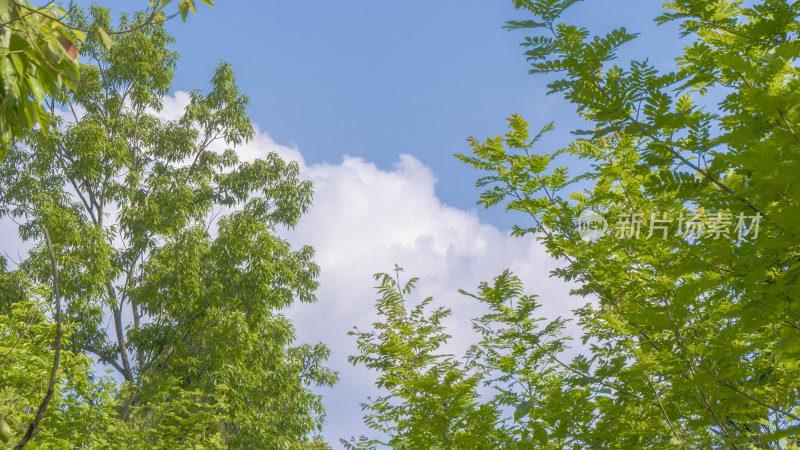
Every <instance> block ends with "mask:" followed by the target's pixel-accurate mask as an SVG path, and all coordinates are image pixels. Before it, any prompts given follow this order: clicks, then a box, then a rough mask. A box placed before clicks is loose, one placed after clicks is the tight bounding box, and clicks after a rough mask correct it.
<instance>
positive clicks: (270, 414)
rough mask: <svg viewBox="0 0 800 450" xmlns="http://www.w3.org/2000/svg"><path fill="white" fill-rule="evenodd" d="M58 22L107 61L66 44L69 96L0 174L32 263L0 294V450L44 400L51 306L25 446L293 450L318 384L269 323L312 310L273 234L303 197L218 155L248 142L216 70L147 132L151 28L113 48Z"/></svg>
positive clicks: (105, 18)
mask: <svg viewBox="0 0 800 450" xmlns="http://www.w3.org/2000/svg"><path fill="white" fill-rule="evenodd" d="M139 20H140V18H138V17H131V18H127V17H123V18H122V20H121V23H120V24H119V27H120V28H121V29H130V26H131V24H134V23H137V22H138V21H139ZM73 21H74V23H75V24H76V25H77V26H79V27H81V28H88V29H92V28H97V27H102V28H103V29H106V30H111V31H110V32H109V36H112V39H113V45H112V46H110V47H106V45H105V44H104V43H103V42H102V39H99V38H95V37H91V36H90V37H88V38H87V39H86V40H85V42H83V43H79V44H78V50H79V52H80V54H81V55H82V57H83V58H85V62H86V63H85V64H82V65H81V66H80V70H81V82H80V83H79V84H77V85H75V87H74V89H71V90H68V91H66V93H65V94H63V95H60V96H56V97H55V98H54V99H53V104H52V105H53V106H52V107H51V108H50V110H49V111H46V113H47V114H48V121H47V123H48V124H49V125H48V127H47V129H44V130H41V131H35V132H32V133H30V134H28V137H27V138H26V141H25V143H24V144H19V145H15V146H13V147H12V148H11V150H10V151H9V153H8V156H7V158H6V161H5V162H4V164H3V165H2V166H0V213H2V215H3V216H8V217H12V218H14V220H15V221H16V222H17V223H18V224H19V230H20V233H21V235H22V237H23V238H24V239H25V240H27V241H29V242H30V243H31V244H32V245H33V249H32V250H31V252H30V254H29V256H28V257H27V259H24V260H23V261H20V262H19V264H18V267H16V268H15V270H11V271H7V270H6V265H5V263H4V265H3V269H4V270H3V272H2V275H1V277H2V278H1V279H0V281H2V285H1V286H0V295H2V297H0V298H2V303H0V313H2V314H0V317H2V324H1V325H2V328H0V357H2V358H3V359H2V360H0V373H2V378H0V416H2V418H3V420H0V422H2V423H5V424H10V425H13V426H12V428H13V429H12V430H10V434H11V436H5V437H4V438H3V440H4V441H7V440H10V441H16V440H18V439H19V436H20V435H21V433H22V431H23V428H24V426H26V425H27V423H28V422H30V420H31V418H32V416H33V413H34V412H35V409H36V408H37V407H38V405H39V402H40V401H41V398H42V397H43V396H44V391H45V390H46V384H47V379H48V377H49V375H48V374H49V372H50V370H51V368H52V366H53V359H54V351H53V349H54V341H56V342H58V340H57V339H54V336H55V331H54V328H55V327H54V325H53V320H54V317H55V314H53V307H54V302H53V301H52V300H53V299H54V298H55V299H56V300H59V299H60V300H63V305H64V307H63V311H62V315H63V328H64V336H63V340H62V341H61V348H62V349H63V351H62V352H61V361H60V365H57V369H58V371H57V383H56V389H55V391H56V392H55V395H54V397H53V400H52V403H51V404H50V406H49V408H47V413H46V414H45V416H44V420H43V421H42V422H41V424H40V426H39V431H38V433H37V435H36V436H35V439H36V440H35V441H32V444H34V445H36V446H41V447H42V448H63V447H64V446H66V445H67V444H65V443H66V442H69V446H80V444H81V443H85V445H87V446H89V447H101V448H108V447H113V448H136V449H139V448H146V447H151V446H155V447H156V448H170V447H172V448H259V449H260V448H304V447H305V446H310V445H312V444H311V443H312V441H313V439H314V436H315V435H316V433H318V432H319V430H320V429H321V424H322V420H323V418H324V411H323V409H322V406H321V402H320V397H319V395H317V394H315V393H313V392H312V391H311V389H312V388H314V387H317V386H329V385H331V384H332V383H334V382H335V379H336V376H335V374H334V373H332V372H331V371H330V370H328V369H327V368H326V367H325V366H324V362H325V360H326V359H327V357H328V353H329V352H328V350H327V348H325V347H324V346H322V345H298V344H296V343H295V342H294V340H295V339H294V330H293V327H292V325H291V323H290V322H289V321H288V320H287V319H286V318H285V317H284V316H283V315H282V314H281V310H283V309H285V308H287V307H288V306H289V305H291V304H292V303H293V302H295V301H301V302H313V301H315V297H314V294H313V291H314V290H315V289H316V287H317V282H316V280H315V279H316V277H317V275H318V272H319V269H318V267H317V266H316V265H315V264H314V262H313V260H312V257H313V250H312V249H311V248H309V247H303V248H300V249H292V248H291V247H290V245H289V244H288V243H287V242H286V241H284V240H282V239H281V238H279V237H277V235H276V230H277V228H278V227H292V226H294V225H295V224H296V223H297V220H298V219H299V217H300V215H301V214H302V213H303V212H305V211H306V210H307V208H308V206H309V204H310V200H311V185H310V183H309V182H307V181H303V180H301V179H299V178H298V166H297V164H296V163H287V162H285V161H283V160H282V159H281V158H280V157H278V156H277V155H275V154H270V155H268V156H267V157H266V158H265V159H263V160H256V161H255V162H252V163H245V162H241V161H239V159H238V157H237V155H236V152H235V151H234V150H232V149H231V147H233V146H235V145H238V144H241V143H243V142H245V141H247V140H248V139H250V138H251V137H252V136H253V133H254V131H253V125H252V123H251V121H250V119H249V118H248V117H247V115H246V111H245V108H246V106H247V104H248V100H247V98H246V97H244V96H242V95H241V94H240V93H239V91H238V89H237V86H236V84H235V80H234V76H233V73H232V71H231V68H230V67H229V66H228V65H226V64H221V65H220V66H219V67H218V69H217V70H216V72H215V73H214V75H213V78H212V89H211V91H210V92H209V93H208V94H206V95H203V94H201V93H200V92H199V91H195V92H193V93H192V94H191V101H190V104H189V105H188V106H187V107H186V109H185V111H184V113H183V114H182V116H181V117H180V119H178V120H176V121H171V122H163V121H162V120H160V119H159V118H157V117H156V115H155V114H156V112H157V111H159V110H160V109H161V106H162V100H161V99H162V97H163V96H164V95H166V94H167V92H168V91H169V89H170V85H171V80H172V74H173V70H174V68H175V65H176V63H177V55H176V54H175V53H174V52H171V51H170V50H168V48H167V47H168V45H169V44H170V43H171V42H172V39H171V37H170V36H169V35H168V34H166V32H165V31H164V29H163V26H162V25H161V24H156V25H147V26H144V27H139V28H138V29H136V30H134V31H129V32H127V33H118V34H115V33H113V30H114V28H113V26H112V25H111V23H110V17H109V12H108V11H107V10H103V9H101V8H92V10H91V11H90V13H89V14H88V15H87V16H84V15H83V14H81V13H80V12H76V13H75V14H73ZM59 109H60V111H62V112H61V114H63V111H67V115H68V117H69V119H64V118H62V117H61V116H59V115H58V114H57V113H59ZM78 112H81V113H82V114H80V115H79V114H78ZM217 148H227V149H226V150H224V151H221V152H217V151H215V149H217ZM48 236H49V239H50V240H51V241H52V245H51V246H48V245H47V242H46V240H47V237H48ZM51 249H52V250H53V254H54V260H51V259H50V257H49V250H51ZM59 281H60V283H59ZM54 282H55V283H54ZM55 305H58V302H55ZM92 359H94V360H96V361H99V364H100V365H103V366H105V367H107V368H109V369H111V370H113V371H114V372H115V374H114V377H110V376H102V374H98V373H97V371H96V370H92V368H91V367H90V366H91V364H92ZM17 424H18V425H17ZM109 443H110V444H109Z"/></svg>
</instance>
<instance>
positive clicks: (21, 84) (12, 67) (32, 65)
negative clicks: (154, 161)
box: [0, 0, 214, 160]
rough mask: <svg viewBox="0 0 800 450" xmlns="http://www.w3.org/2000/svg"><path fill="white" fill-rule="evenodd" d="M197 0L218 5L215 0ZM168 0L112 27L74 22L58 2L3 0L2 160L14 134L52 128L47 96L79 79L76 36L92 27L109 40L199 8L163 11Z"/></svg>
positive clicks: (187, 1)
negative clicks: (135, 19) (125, 26)
mask: <svg viewBox="0 0 800 450" xmlns="http://www.w3.org/2000/svg"><path fill="white" fill-rule="evenodd" d="M198 1H199V2H201V3H205V4H207V5H209V6H214V4H213V2H212V1H211V0H198ZM169 3H171V0H154V1H151V2H150V4H149V6H148V7H147V9H146V10H145V11H144V12H143V13H142V14H141V15H140V16H139V19H140V21H139V22H138V23H132V24H130V28H128V29H118V30H116V31H111V30H108V29H107V28H105V27H102V26H95V27H94V28H86V27H80V26H78V25H76V24H74V23H72V19H71V17H70V13H69V11H68V10H67V9H65V8H64V7H62V6H61V5H60V4H59V3H58V2H47V3H46V4H44V5H42V6H35V5H33V4H31V2H30V1H28V0H0V106H1V107H2V108H0V160H2V159H3V158H4V157H5V154H6V152H7V151H8V147H9V145H11V143H12V142H13V141H14V140H16V139H22V138H23V137H24V136H25V135H26V134H27V133H28V132H29V131H30V130H32V129H33V128H34V127H35V126H36V125H37V124H40V125H41V128H42V129H44V130H46V129H48V120H49V116H48V115H47V114H46V112H45V105H43V103H44V102H45V100H46V97H47V96H50V97H58V96H61V95H62V94H63V92H64V91H65V89H67V88H70V87H74V86H75V84H76V83H78V82H80V78H79V76H80V70H79V68H80V63H79V62H78V51H77V46H76V43H77V42H83V41H84V40H85V39H86V35H87V33H89V34H90V35H96V37H97V38H98V39H100V40H102V41H103V43H104V44H105V45H106V46H110V45H111V43H112V42H113V41H112V39H111V37H109V33H111V34H120V33H128V32H131V31H133V30H135V29H137V28H139V27H142V26H146V25H148V24H153V23H160V22H164V21H166V20H168V19H169V18H171V17H175V16H176V15H178V14H179V15H180V16H181V19H183V20H184V21H185V20H186V17H187V15H188V13H189V11H191V12H192V13H195V14H196V13H197V11H196V7H195V2H194V0H181V1H180V2H179V3H178V11H177V12H175V13H174V14H172V15H171V16H169V17H168V16H166V15H165V13H164V11H165V7H166V6H167V5H168V4H169Z"/></svg>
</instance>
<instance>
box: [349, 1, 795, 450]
mask: <svg viewBox="0 0 800 450" xmlns="http://www.w3.org/2000/svg"><path fill="white" fill-rule="evenodd" d="M578 3H579V2H578V1H577V0H563V1H559V0H541V1H539V0H535V1H534V0H530V1H529V0H518V1H515V2H514V4H515V6H516V7H517V8H519V9H522V10H524V11H527V12H528V13H529V14H530V19H529V20H520V21H512V22H509V23H508V24H507V27H508V28H510V29H512V30H521V31H523V32H526V33H528V34H529V35H528V36H527V37H525V40H524V41H523V44H522V45H523V47H524V49H525V55H526V57H527V58H528V60H529V61H530V62H531V72H532V73H534V74H542V75H544V76H546V77H547V80H548V87H549V89H550V93H551V94H556V95H561V96H562V97H563V98H564V99H566V100H568V101H569V102H571V103H572V104H574V105H575V107H576V110H577V113H578V114H579V116H580V117H581V118H582V119H583V120H585V121H586V122H588V123H589V124H590V127H589V129H585V130H574V132H573V133H574V136H575V138H574V140H572V142H570V143H569V144H568V145H566V146H565V147H564V148H561V149H558V150H548V149H544V148H542V145H541V138H542V136H543V134H544V133H546V132H548V131H550V130H551V129H553V127H554V125H553V124H549V125H546V126H544V127H542V129H541V131H540V132H538V133H535V132H534V133H532V132H531V131H530V127H529V125H528V123H527V122H526V121H525V120H524V119H523V118H522V117H521V116H519V115H512V116H511V117H510V118H509V120H508V122H509V130H508V132H507V133H506V134H505V135H503V136H496V137H493V138H489V139H487V140H478V139H472V138H471V139H470V140H469V142H470V146H471V154H466V155H457V156H458V158H459V159H460V160H461V161H463V162H465V163H467V164H469V165H471V166H472V167H474V168H475V169H476V170H479V171H481V172H482V173H483V176H482V177H481V178H480V179H479V180H478V182H477V185H478V186H479V187H481V188H483V190H484V191H483V193H482V195H481V197H480V201H479V204H481V205H484V206H486V207H491V206H494V205H503V206H504V207H505V208H506V209H507V210H511V211H516V212H519V213H522V214H524V215H525V216H527V217H529V218H530V223H528V224H522V225H520V226H518V227H516V228H515V234H517V235H519V236H524V235H534V236H536V238H537V239H538V240H539V241H540V242H541V243H542V244H543V246H544V247H545V248H546V250H547V252H548V253H549V254H550V255H551V256H553V257H555V258H556V259H558V260H560V261H561V263H562V265H561V266H560V268H558V269H557V270H555V271H554V272H552V274H551V275H552V276H555V277H558V278H561V279H562V280H564V281H565V282H571V283H575V284H576V285H577V288H576V289H574V291H573V294H574V295H580V296H584V297H587V299H588V300H589V302H588V303H587V305H586V306H585V307H583V308H580V309H578V310H576V311H574V313H575V317H576V318H577V320H578V323H579V325H580V327H581V332H582V336H580V338H581V340H580V342H581V344H573V345H572V347H573V348H572V349H570V350H567V348H568V343H569V340H568V339H567V338H568V337H569V336H563V327H564V324H563V322H562V321H561V320H556V321H553V322H550V323H549V324H548V325H546V326H544V327H542V328H537V327H535V326H534V325H535V323H536V305H537V303H536V302H535V301H534V300H533V299H532V297H527V296H525V295H523V288H522V284H521V281H520V280H518V279H517V278H516V277H514V276H513V275H511V274H503V275H501V276H500V277H499V278H498V279H497V280H495V282H494V284H493V285H488V284H486V285H483V286H482V287H481V288H480V290H479V293H478V294H475V295H474V297H475V298H477V300H478V301H480V302H482V303H484V304H486V305H487V306H489V307H490V308H491V309H492V311H493V312H492V313H491V314H489V315H487V316H485V317H482V318H479V319H477V320H476V321H475V327H476V329H477V330H478V331H479V332H480V334H481V336H482V337H483V339H482V340H481V342H480V343H479V344H477V345H476V347H474V348H473V350H472V351H470V352H469V354H467V355H466V357H465V359H464V363H463V364H464V366H465V367H467V368H471V370H473V372H472V373H473V375H471V376H474V377H478V378H480V380H481V382H482V383H483V384H484V385H485V386H486V387H488V388H490V389H491V391H490V392H492V394H484V395H482V396H479V397H477V400H476V399H475V393H474V392H473V391H470V392H468V393H464V394H461V396H460V397H459V398H460V399H461V400H467V399H469V400H470V402H473V403H475V402H477V403H478V404H483V405H486V406H488V407H491V408H494V409H495V411H496V414H497V415H498V418H497V420H496V421H495V424H496V427H497V428H498V429H500V430H502V431H503V433H501V436H500V438H499V440H496V441H494V442H492V443H491V444H489V445H484V444H482V443H481V442H482V441H480V440H475V441H474V445H473V444H471V445H470V447H471V448H498V447H499V446H511V447H517V448H531V447H536V448H546V447H548V446H549V447H554V448H564V447H567V448H597V447H613V448H639V447H648V448H673V447H674V448H787V447H790V448H797V437H798V436H800V398H798V392H800V390H798V388H800V384H798V383H800V372H798V370H799V369H800V308H799V307H798V304H797V299H798V298H800V290H799V289H800V279H798V277H799V276H800V260H799V259H798V255H799V254H800V247H798V243H800V239H798V237H800V220H798V219H800V216H799V215H800V208H798V202H800V187H799V186H798V184H797V182H796V181H797V176H796V173H797V169H798V167H797V165H798V162H799V161H800V135H798V134H797V130H800V122H799V121H800V110H799V109H798V105H800V101H798V100H800V99H799V98H798V95H800V90H798V82H800V78H799V76H800V72H799V71H798V56H800V47H799V46H798V41H797V37H798V33H800V21H798V17H799V16H800V3H798V2H787V1H782V0H769V1H764V2H758V3H757V4H755V5H752V6H750V5H747V4H744V3H743V2H739V1H732V0H715V1H695V0H684V1H678V2H670V3H666V4H665V5H664V7H665V9H666V12H665V13H664V14H662V15H661V16H659V17H658V18H656V19H655V20H656V21H657V22H659V23H666V22H677V23H678V24H679V26H680V30H681V34H682V36H684V37H685V38H687V39H688V41H687V43H686V45H685V46H684V48H683V52H682V54H681V56H680V57H678V59H677V60H676V66H675V68H674V69H673V70H671V71H663V70H659V69H658V68H656V67H655V66H654V65H653V64H651V63H650V62H649V61H648V60H646V59H643V60H631V61H628V62H627V63H625V62H622V63H619V62H615V60H616V59H617V57H618V55H619V53H620V51H621V49H623V48H624V46H625V44H626V43H628V42H630V41H632V40H633V39H635V38H637V37H638V36H637V35H635V34H633V33H630V32H629V31H628V30H627V29H626V28H624V27H620V28H618V29H615V30H613V31H611V32H609V33H605V34H600V35H594V34H592V33H591V32H590V31H589V30H588V29H586V28H585V27H582V26H581V24H573V23H570V22H569V21H568V20H567V19H566V18H565V17H570V16H567V15H566V14H565V12H567V11H568V10H571V9H574V8H579V7H580V6H579V5H577V4H578ZM715 99H721V100H720V101H715ZM564 161H572V162H574V161H582V162H584V163H583V164H581V165H582V166H586V167H588V169H587V170H585V171H575V170H574V169H573V170H570V169H569V168H568V167H567V165H565V164H562V162H564ZM586 163H588V164H586ZM581 165H579V167H580V166H581ZM541 301H547V299H546V298H544V299H542V300H541ZM383 302H384V301H380V302H379V312H380V313H381V314H382V315H385V316H386V317H387V318H393V317H394V316H393V312H392V310H389V311H387V310H385V309H383V307H382V305H383ZM426 303H427V302H426ZM436 317H437V315H436V314H435V313H434V314H433V315H432V316H429V317H428V318H427V319H426V320H427V321H428V323H429V324H430V326H434V325H436V324H437V322H436V320H435V319H436ZM414 320H416V319H414ZM402 321H403V323H406V324H408V325H411V324H412V323H414V322H413V320H412V319H411V318H409V317H404V318H403V319H402ZM375 327H376V328H375V331H374V332H373V334H361V335H358V339H359V345H360V347H361V350H362V352H364V355H363V356H359V357H357V358H355V359H354V362H356V363H365V364H366V365H367V367H371V368H374V369H376V370H378V371H379V373H380V374H381V375H380V376H379V377H380V378H379V379H381V380H382V379H383V377H389V376H391V375H392V374H394V373H396V370H397V369H396V368H395V366H396V365H400V366H401V367H406V368H413V367H414V366H413V365H412V364H413V363H412V362H413V361H415V360H414V359H413V358H410V359H407V358H400V356H398V355H396V352H397V351H398V350H397V349H396V345H397V344H396V342H397V341H400V342H404V340H405V339H413V338H415V337H416V334H414V333H412V332H410V331H405V330H406V328H404V327H401V326H394V327H393V328H392V329H393V330H397V331H396V333H400V334H401V336H400V338H394V337H393V336H392V335H389V334H385V333H384V332H383V331H380V330H383V325H382V324H376V326H375ZM412 329H421V327H420V326H414V327H412ZM375 333H377V334H375ZM435 337H436V338H434V336H427V337H426V336H423V337H421V340H422V341H423V342H418V341H414V342H415V343H416V346H417V348H421V349H428V348H435V347H436V343H437V342H438V341H439V340H440V339H441V334H437V335H435ZM375 340H377V342H375ZM368 344H369V345H368ZM576 352H577V353H578V354H579V356H577V357H575V358H573V359H571V360H570V359H568V355H570V354H572V355H574V354H575V353H576ZM416 354H423V355H424V354H425V352H423V351H417V352H416ZM383 360H389V361H391V364H389V363H385V364H375V363H373V362H372V361H383ZM447 361H451V360H450V359H447ZM448 364H454V363H453V362H448ZM430 367H431V368H430V370H431V372H428V373H429V374H431V375H435V373H436V372H434V368H435V367H436V366H430ZM462 376H463V377H468V376H467V375H462ZM432 382H433V383H435V384H436V386H432V385H431V384H430V383H427V384H425V383H421V382H420V383H417V384H414V385H406V386H405V388H406V389H413V390H414V391H415V392H417V393H419V395H424V393H426V392H430V391H437V390H442V391H443V392H446V391H447V389H448V388H449V387H450V382H449V381H448V380H446V379H445V378H443V377H438V378H436V377H434V378H433V380H432ZM384 387H387V388H388V389H389V390H390V391H391V390H392V388H391V386H384ZM414 398H415V397H414V394H413V393H411V392H404V393H403V396H402V398H401V399H399V400H398V402H399V403H395V404H393V405H392V406H389V407H388V411H390V412H392V414H389V413H388V412H387V411H386V407H384V406H383V405H382V404H381V403H380V402H378V403H369V404H367V405H366V406H365V407H366V408H368V409H371V410H372V411H377V412H376V413H375V414H372V415H370V416H368V418H367V423H368V424H370V425H373V427H374V428H376V429H377V430H380V431H383V432H385V433H388V434H389V436H390V437H392V438H393V439H400V438H401V437H402V436H403V433H404V431H403V430H404V428H403V427H404V426H405V425H406V424H407V423H408V422H407V421H406V419H405V418H403V417H402V416H399V415H398V413H397V411H404V410H406V409H408V408H410V407H411V406H412V405H413V404H414V400H412V399H414ZM444 402H445V400H442V401H439V403H438V404H439V407H441V405H442V404H443V403H444ZM475 407H477V406H471V407H470V408H475ZM509 408H512V409H509ZM469 410H470V409H466V410H464V412H462V413H461V415H460V416H458V417H456V418H451V419H450V420H451V421H457V420H466V417H468V415H469V413H468V412H467V411H469ZM512 412H513V413H512ZM417 432H421V430H415V431H414V433H417ZM444 436H445V435H444V434H441V435H439V436H437V437H435V438H434V439H433V441H432V442H433V443H432V444H431V445H432V446H433V447H434V448H459V446H454V445H453V444H452V442H450V441H449V440H448V439H446V438H445V437H444ZM483 437H484V436H481V438H483ZM411 447H413V446H410V447H408V448H411Z"/></svg>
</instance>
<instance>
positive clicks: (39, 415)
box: [14, 226, 63, 450]
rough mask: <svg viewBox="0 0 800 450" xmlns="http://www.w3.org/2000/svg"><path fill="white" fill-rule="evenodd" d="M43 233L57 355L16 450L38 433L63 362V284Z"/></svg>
mask: <svg viewBox="0 0 800 450" xmlns="http://www.w3.org/2000/svg"><path fill="white" fill-rule="evenodd" d="M42 232H43V233H44V240H45V243H46V244H47V251H48V252H49V253H50V266H51V269H52V271H53V289H54V292H53V295H54V296H55V303H56V305H55V306H56V341H55V344H54V347H55V355H54V356H53V369H52V370H51V371H50V382H49V383H48V385H47V393H46V394H45V396H44V399H42V403H41V404H40V405H39V410H38V411H36V416H35V417H34V419H33V421H31V423H30V425H28V429H27V431H25V435H24V436H22V439H20V441H19V443H17V445H16V446H15V447H14V450H19V449H21V448H22V447H25V445H26V444H27V443H28V441H30V440H31V438H32V437H33V435H34V433H36V428H37V427H38V426H39V422H41V421H42V419H43V418H44V413H45V411H46V410H47V405H48V404H50V400H51V399H52V398H53V394H54V393H55V389H56V380H57V379H58V365H59V362H60V360H61V338H62V336H63V330H62V329H61V283H60V281H59V280H58V266H57V265H56V254H55V251H53V243H52V242H51V241H50V233H48V232H47V227H44V226H43V227H42Z"/></svg>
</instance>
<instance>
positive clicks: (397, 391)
mask: <svg viewBox="0 0 800 450" xmlns="http://www.w3.org/2000/svg"><path fill="white" fill-rule="evenodd" d="M401 270H402V269H400V268H396V272H395V273H396V275H397V276H396V278H392V277H391V276H390V275H388V274H385V273H380V274H376V275H375V279H376V280H377V281H379V282H380V286H378V287H377V288H376V289H377V291H378V293H379V294H380V296H381V297H380V298H379V299H378V300H377V309H378V313H379V314H380V315H381V316H383V317H385V320H386V321H385V322H380V323H375V324H373V328H374V329H373V330H371V331H369V332H360V331H358V330H356V331H354V332H351V333H350V335H352V336H355V337H356V339H357V342H358V348H359V351H360V353H361V354H360V355H358V356H351V357H350V358H348V359H349V361H350V362H351V363H352V364H354V365H357V364H362V365H364V366H365V367H367V368H369V369H373V370H376V371H377V372H378V380H377V387H378V388H380V389H381V390H382V391H383V392H385V395H383V396H381V397H379V398H377V399H375V400H374V401H370V402H369V403H366V404H362V409H364V410H367V411H370V414H369V415H367V416H366V417H365V418H364V420H365V423H366V424H367V425H369V426H370V427H371V428H373V429H375V430H377V431H379V432H380V433H382V434H385V435H386V436H388V437H389V440H388V442H385V443H384V442H381V441H379V440H367V439H362V440H361V441H355V440H353V441H351V442H346V441H342V443H343V444H345V445H346V446H348V447H349V448H363V447H370V448H371V447H372V446H374V445H377V444H383V445H388V446H391V447H392V448H398V449H416V448H437V449H462V448H490V446H491V443H492V442H494V441H496V439H495V438H494V436H495V434H496V431H495V429H494V424H495V422H496V417H497V415H498V412H497V410H496V409H495V408H494V407H493V406H492V405H487V404H481V403H479V402H478V401H477V397H478V393H477V388H478V383H479V381H480V377H479V376H477V374H473V373H468V372H467V371H465V370H464V366H463V364H461V363H459V362H458V361H457V360H456V359H455V358H453V356H452V355H447V354H442V353H437V352H438V351H439V349H440V347H441V346H442V345H443V344H445V343H446V342H447V340H448V339H449V338H450V336H449V335H447V334H446V333H445V332H444V326H443V325H442V320H443V319H445V318H446V317H447V316H449V315H450V311H449V310H445V309H443V308H438V309H436V310H434V311H431V312H428V311H426V310H427V309H428V306H429V305H430V303H431V302H432V301H433V299H432V298H430V297H429V298H426V299H425V300H423V301H422V302H420V303H418V304H417V305H414V306H413V307H409V306H408V305H407V302H408V300H407V298H406V296H407V295H409V294H410V293H411V292H412V289H413V288H414V285H415V284H416V282H417V279H415V278H412V279H410V280H409V281H408V282H406V283H405V284H401V282H400V278H399V275H400V271H401Z"/></svg>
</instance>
